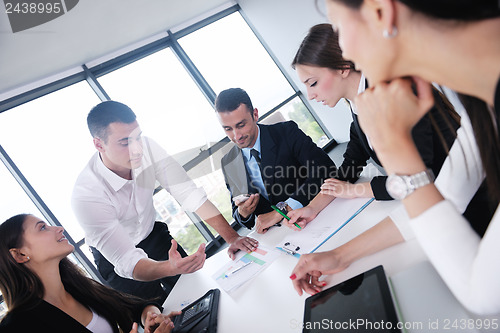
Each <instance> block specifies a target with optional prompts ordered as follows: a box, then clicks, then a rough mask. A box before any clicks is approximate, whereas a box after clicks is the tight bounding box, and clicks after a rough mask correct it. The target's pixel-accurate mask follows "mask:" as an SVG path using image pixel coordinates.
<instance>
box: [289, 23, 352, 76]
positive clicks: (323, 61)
mask: <svg viewBox="0 0 500 333" xmlns="http://www.w3.org/2000/svg"><path fill="white" fill-rule="evenodd" d="M338 40H339V36H338V34H337V32H336V31H334V30H333V29H332V25H331V24H328V23H322V24H317V25H315V26H313V27H311V28H310V29H309V32H308V34H307V35H306V37H304V39H303V40H302V43H301V44H300V46H299V49H298V50H297V53H296V54H295V57H294V58H293V61H292V68H293V69H295V66H296V65H308V66H315V67H325V68H330V69H334V70H341V69H350V70H354V71H355V69H354V63H353V62H352V61H349V60H346V59H344V58H343V57H342V50H341V49H340V46H339V43H338Z"/></svg>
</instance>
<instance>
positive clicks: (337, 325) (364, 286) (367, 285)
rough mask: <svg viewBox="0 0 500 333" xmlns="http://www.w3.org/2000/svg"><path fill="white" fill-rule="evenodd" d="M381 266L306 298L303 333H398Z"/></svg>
mask: <svg viewBox="0 0 500 333" xmlns="http://www.w3.org/2000/svg"><path fill="white" fill-rule="evenodd" d="M398 324H399V321H398V317H397V314H396V309H395V306H394V303H393V299H392V296H391V292H390V289H389V285H388V282H387V278H386V275H385V272H384V269H383V267H382V266H377V267H375V268H373V269H371V270H369V271H366V272H364V273H362V274H359V275H357V276H355V277H353V278H351V279H349V280H346V281H344V282H342V283H339V284H337V285H335V286H333V287H330V288H328V289H325V290H323V291H321V292H319V293H317V294H316V295H313V296H310V297H308V298H307V299H306V304H305V311H304V322H303V325H304V326H303V333H314V332H330V331H336V330H338V331H341V332H391V333H393V332H398V333H399V332H401V330H400V329H399V328H398V326H399V325H398Z"/></svg>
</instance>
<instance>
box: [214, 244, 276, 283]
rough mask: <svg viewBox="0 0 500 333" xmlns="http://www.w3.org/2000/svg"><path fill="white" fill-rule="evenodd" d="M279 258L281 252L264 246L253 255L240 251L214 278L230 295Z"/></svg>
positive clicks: (260, 246)
mask: <svg viewBox="0 0 500 333" xmlns="http://www.w3.org/2000/svg"><path fill="white" fill-rule="evenodd" d="M279 256H280V252H279V251H276V249H274V248H266V247H264V246H262V245H259V248H258V249H257V250H255V251H253V252H251V253H245V252H243V251H239V252H238V253H237V254H236V258H235V259H234V260H230V261H229V262H228V263H227V264H225V265H224V266H223V267H221V269H219V270H218V271H217V272H216V273H215V274H214V275H213V276H212V278H214V279H215V281H217V283H219V285H220V286H221V288H222V289H224V290H225V291H226V292H228V293H229V292H231V291H233V290H235V289H237V288H238V287H240V286H241V285H243V284H244V283H245V282H247V281H249V280H251V279H252V278H253V277H255V276H256V275H257V274H259V273H260V272H261V271H263V270H264V269H266V267H268V266H269V265H270V264H271V263H272V262H273V261H274V260H276V259H277V258H278V257H279Z"/></svg>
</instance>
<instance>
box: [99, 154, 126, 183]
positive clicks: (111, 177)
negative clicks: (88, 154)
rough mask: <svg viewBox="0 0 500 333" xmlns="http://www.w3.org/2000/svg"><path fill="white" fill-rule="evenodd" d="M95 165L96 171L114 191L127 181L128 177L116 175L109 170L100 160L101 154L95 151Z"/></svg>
mask: <svg viewBox="0 0 500 333" xmlns="http://www.w3.org/2000/svg"><path fill="white" fill-rule="evenodd" d="M96 155H97V156H96V157H95V165H96V169H97V172H98V173H99V174H100V175H101V176H102V177H103V178H104V179H105V180H106V181H107V182H108V183H109V185H111V187H112V188H113V189H114V190H115V191H119V190H120V189H121V188H122V187H123V186H125V184H127V183H128V182H129V180H128V179H125V178H122V177H120V176H118V175H117V174H116V173H114V172H113V171H111V170H109V169H108V167H107V166H105V165H104V163H103V161H102V160H101V155H100V154H99V153H96Z"/></svg>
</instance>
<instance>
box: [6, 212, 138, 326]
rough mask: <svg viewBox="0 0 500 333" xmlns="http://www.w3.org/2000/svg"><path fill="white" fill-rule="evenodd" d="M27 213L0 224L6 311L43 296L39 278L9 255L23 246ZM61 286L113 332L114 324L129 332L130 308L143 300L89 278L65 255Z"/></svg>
mask: <svg viewBox="0 0 500 333" xmlns="http://www.w3.org/2000/svg"><path fill="white" fill-rule="evenodd" d="M28 216H29V214H20V215H16V216H13V217H11V218H9V219H8V220H7V221H5V222H4V223H2V224H1V225H0V291H1V292H2V294H3V296H4V298H5V302H6V303H7V307H8V309H9V312H15V311H23V310H29V309H31V308H33V307H35V306H36V305H37V304H38V303H39V302H40V301H41V299H42V298H43V296H44V293H45V288H44V286H43V283H42V281H41V280H40V278H39V277H38V275H36V274H35V273H34V272H32V271H31V270H30V269H29V268H27V267H26V265H24V264H19V263H18V262H17V261H16V260H15V259H14V258H13V257H12V255H11V254H10V252H9V250H10V249H12V248H20V247H22V245H23V234H24V227H23V224H24V221H25V220H26V218H27V217H28ZM59 270H60V274H61V280H62V283H63V285H64V288H65V289H66V291H67V292H68V293H70V294H71V296H73V297H74V298H75V299H76V300H77V301H78V302H80V303H81V304H83V305H84V306H86V307H89V308H91V309H92V310H94V311H95V312H96V313H98V314H99V315H100V316H102V317H104V318H106V319H107V320H108V321H109V322H110V324H111V326H112V327H113V329H114V330H115V332H118V329H117V327H116V324H118V326H119V327H120V329H121V330H122V331H124V332H129V331H130V330H131V328H132V324H133V313H132V311H133V310H132V309H134V308H136V307H138V306H139V305H140V304H145V301H144V300H142V299H140V298H137V297H134V296H130V295H126V294H123V293H121V292H118V291H116V290H113V289H111V288H108V287H106V286H103V285H102V284H100V283H99V282H97V281H94V280H92V279H90V278H88V277H87V276H86V275H84V274H83V272H82V271H81V270H80V268H79V267H78V266H76V265H75V264H73V263H72V262H71V261H70V260H69V259H68V258H64V259H62V260H61V262H60V263H59Z"/></svg>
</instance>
